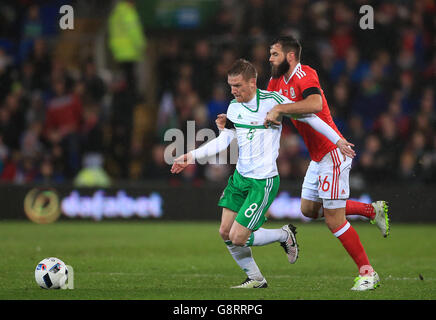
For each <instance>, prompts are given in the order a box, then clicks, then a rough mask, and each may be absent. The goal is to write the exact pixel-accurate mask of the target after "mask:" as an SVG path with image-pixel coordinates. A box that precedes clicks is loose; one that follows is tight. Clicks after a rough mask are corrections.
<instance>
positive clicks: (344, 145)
mask: <svg viewBox="0 0 436 320" xmlns="http://www.w3.org/2000/svg"><path fill="white" fill-rule="evenodd" d="M336 146H337V147H338V148H339V150H340V151H341V153H342V155H343V156H344V161H345V160H346V157H350V158H351V159H353V158H354V157H355V156H356V152H355V151H354V150H353V149H352V147H354V144H352V143H350V142H348V141H347V140H345V139H339V140H338V142H336Z"/></svg>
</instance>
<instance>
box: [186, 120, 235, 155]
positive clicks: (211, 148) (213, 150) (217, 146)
mask: <svg viewBox="0 0 436 320" xmlns="http://www.w3.org/2000/svg"><path fill="white" fill-rule="evenodd" d="M235 134H236V132H235V130H234V129H227V128H224V130H222V131H221V133H220V135H219V136H218V137H217V138H215V139H213V140H211V141H209V142H208V143H206V144H204V145H202V146H201V147H199V148H197V149H195V150H192V151H191V154H192V157H193V158H194V160H196V159H197V160H198V159H200V160H201V159H204V158H209V157H211V156H213V155H215V154H217V153H220V152H221V151H223V150H225V149H226V148H227V147H228V146H229V145H230V142H232V140H233V139H234V138H235Z"/></svg>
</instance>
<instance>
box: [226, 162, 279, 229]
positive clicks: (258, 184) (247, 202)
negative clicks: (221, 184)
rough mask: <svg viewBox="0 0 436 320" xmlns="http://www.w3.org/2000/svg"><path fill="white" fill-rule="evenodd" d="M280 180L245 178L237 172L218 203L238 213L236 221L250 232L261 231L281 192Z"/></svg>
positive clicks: (232, 176)
mask: <svg viewBox="0 0 436 320" xmlns="http://www.w3.org/2000/svg"><path fill="white" fill-rule="evenodd" d="M279 185H280V178H279V176H278V175H277V176H275V177H272V178H267V179H252V178H245V177H243V176H241V175H240V174H239V172H238V171H236V170H235V172H234V173H233V175H231V176H230V178H229V181H228V184H227V187H226V188H225V189H224V191H223V194H222V196H221V198H220V200H219V201H218V206H220V207H224V208H227V209H230V210H232V211H235V212H237V213H238V214H237V216H236V221H237V222H238V223H239V224H241V225H243V226H244V227H246V228H248V229H250V230H253V231H255V230H257V229H259V228H260V227H261V226H262V224H263V223H264V222H265V221H266V217H265V214H266V212H267V210H268V208H269V207H270V205H271V203H272V202H273V200H274V199H275V197H276V195H277V192H278V191H279Z"/></svg>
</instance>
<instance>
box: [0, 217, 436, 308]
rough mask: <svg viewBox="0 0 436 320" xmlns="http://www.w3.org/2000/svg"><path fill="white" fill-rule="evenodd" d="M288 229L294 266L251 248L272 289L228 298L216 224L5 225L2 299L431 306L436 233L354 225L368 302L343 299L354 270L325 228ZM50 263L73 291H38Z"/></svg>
mask: <svg viewBox="0 0 436 320" xmlns="http://www.w3.org/2000/svg"><path fill="white" fill-rule="evenodd" d="M282 225H283V223H278V222H272V221H269V222H267V223H266V224H265V225H264V227H265V228H278V227H281V226H282ZM295 225H296V226H297V228H298V230H297V231H298V234H297V239H298V242H299V245H300V249H301V251H300V257H299V260H298V261H297V263H296V264H294V265H290V264H289V263H288V262H287V259H286V256H285V253H284V251H283V249H282V248H281V247H280V246H279V244H271V245H268V246H264V247H253V254H254V258H255V259H256V262H257V264H258V265H259V267H260V269H261V271H262V272H263V274H264V276H265V277H266V278H267V280H268V284H269V288H267V289H262V290H243V289H229V287H230V286H231V285H235V284H239V283H240V282H241V281H242V280H244V279H245V274H244V273H243V272H242V271H241V270H240V269H239V268H238V266H237V265H236V263H235V262H234V261H233V259H232V258H231V256H230V254H229V253H228V251H227V249H226V247H225V245H224V243H223V241H222V240H221V239H220V237H219V234H218V226H219V223H218V222H207V223H206V222H205V223H195V222H160V221H121V222H120V221H117V222H115V221H103V222H92V221H74V222H73V221H58V222H56V223H54V224H50V225H37V224H33V223H31V222H24V221H23V222H12V221H10V222H5V221H3V222H0V243H1V246H0V299H1V300H9V299H14V300H21V299H26V300H29V299H31V300H34V299H67V300H69V299H72V300H77V299H79V300H88V299H93V300H100V299H104V300H109V299H117V300H123V299H129V300H154V299H163V300H175V299H182V300H203V299H208V300H230V299H241V300H252V299H265V300H282V299H286V300H291V299H292V300H293V299H393V300H396V299H407V300H412V299H436V268H435V266H436V250H435V247H434V245H435V243H436V239H435V238H436V225H418V224H395V223H394V224H393V226H392V230H391V235H390V236H389V237H388V238H386V239H385V238H383V237H382V236H381V234H380V232H379V230H378V229H377V228H376V227H375V226H372V225H370V224H369V223H364V222H352V225H353V226H354V227H355V229H356V230H357V232H358V233H359V235H360V238H361V241H362V243H363V245H364V247H365V249H366V251H367V254H368V256H369V258H370V261H371V263H372V264H373V266H374V267H375V269H376V270H377V272H378V273H379V275H380V278H381V286H380V287H379V288H378V289H376V290H374V291H371V292H352V291H350V288H351V286H352V285H353V280H354V277H355V276H356V275H357V268H356V267H355V265H354V263H353V262H352V260H351V258H350V257H349V256H348V255H347V254H346V252H345V250H344V249H343V248H342V246H341V245H340V242H339V241H338V240H337V239H336V238H335V237H334V236H333V235H332V234H331V233H330V232H329V231H328V229H327V227H326V226H325V225H324V223H322V222H311V223H303V222H296V223H295ZM50 256H55V257H58V258H60V259H62V260H63V261H64V262H65V263H67V264H70V265H72V266H73V267H74V272H75V278H74V283H75V289H74V290H43V289H41V288H39V287H38V286H37V285H36V282H35V280H34V269H35V266H36V264H37V263H38V262H39V261H40V260H42V259H43V258H46V257H50ZM420 275H421V278H422V280H421V279H420Z"/></svg>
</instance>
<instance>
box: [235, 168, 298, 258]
mask: <svg viewBox="0 0 436 320" xmlns="http://www.w3.org/2000/svg"><path fill="white" fill-rule="evenodd" d="M248 181H249V183H250V185H249V190H250V191H249V193H248V195H247V199H246V200H245V202H244V204H243V205H242V207H241V209H240V210H239V213H238V216H237V217H236V223H239V225H237V224H236V223H235V224H234V225H233V227H232V228H234V230H233V231H234V233H232V234H231V236H230V238H231V239H235V241H236V243H237V244H239V245H243V244H245V245H247V246H264V245H268V244H270V243H273V242H279V243H280V245H281V246H282V247H283V248H284V250H285V252H286V254H287V257H288V261H289V262H290V263H295V261H296V260H297V258H298V244H297V239H296V231H295V230H296V228H295V227H294V226H293V225H292V224H288V225H285V226H283V227H282V228H279V229H267V228H261V226H262V225H263V224H264V222H265V221H266V212H267V211H268V208H269V207H270V206H271V204H272V202H273V200H274V199H275V197H276V195H277V192H278V189H279V185H280V179H279V176H276V177H272V178H268V179H264V180H258V179H249V180H248ZM247 236H248V238H247Z"/></svg>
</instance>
